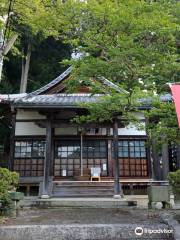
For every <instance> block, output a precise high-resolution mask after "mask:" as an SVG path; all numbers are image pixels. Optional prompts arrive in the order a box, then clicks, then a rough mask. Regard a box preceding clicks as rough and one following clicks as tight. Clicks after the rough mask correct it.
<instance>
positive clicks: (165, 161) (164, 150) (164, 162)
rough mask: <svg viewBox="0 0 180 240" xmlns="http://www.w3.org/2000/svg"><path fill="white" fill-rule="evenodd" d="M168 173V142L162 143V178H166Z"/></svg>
mask: <svg viewBox="0 0 180 240" xmlns="http://www.w3.org/2000/svg"><path fill="white" fill-rule="evenodd" d="M168 173H169V148H168V143H163V145H162V180H167V177H168Z"/></svg>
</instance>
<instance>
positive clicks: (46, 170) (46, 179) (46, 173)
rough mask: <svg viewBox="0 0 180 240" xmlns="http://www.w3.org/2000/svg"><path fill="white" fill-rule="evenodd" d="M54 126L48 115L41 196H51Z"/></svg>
mask: <svg viewBox="0 0 180 240" xmlns="http://www.w3.org/2000/svg"><path fill="white" fill-rule="evenodd" d="M51 153H52V127H51V118H49V117H47V122H46V152H45V160H44V179H43V189H42V196H41V198H49V180H50V168H51V158H52V155H51Z"/></svg>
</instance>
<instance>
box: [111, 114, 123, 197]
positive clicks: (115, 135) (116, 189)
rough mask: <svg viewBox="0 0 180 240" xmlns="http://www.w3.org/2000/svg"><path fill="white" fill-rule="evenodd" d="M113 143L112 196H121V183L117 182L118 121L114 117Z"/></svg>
mask: <svg viewBox="0 0 180 240" xmlns="http://www.w3.org/2000/svg"><path fill="white" fill-rule="evenodd" d="M113 143H114V164H113V167H114V197H115V198H116V197H117V198H118V197H121V196H123V193H122V188H121V184H120V182H119V154H118V152H119V149H118V121H117V118H115V119H114V123H113Z"/></svg>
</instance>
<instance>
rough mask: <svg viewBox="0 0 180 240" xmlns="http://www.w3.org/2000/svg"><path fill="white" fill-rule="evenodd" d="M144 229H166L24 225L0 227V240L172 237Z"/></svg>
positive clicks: (115, 225)
mask: <svg viewBox="0 0 180 240" xmlns="http://www.w3.org/2000/svg"><path fill="white" fill-rule="evenodd" d="M137 227H140V228H141V229H143V231H144V232H143V234H142V235H140V236H137V235H136V234H135V229H136V228H137ZM145 229H150V230H155V229H162V230H163V229H166V230H168V226H167V225H165V224H160V225H154V226H153V225H150V226H149V225H141V226H139V225H136V224H97V225H95V224H88V225H85V224H81V225H80V224H71V225H24V226H2V227H0V240H51V239H53V240H135V239H158V240H161V239H162V240H166V239H169V240H172V239H173V238H172V236H171V235H169V234H162V233H146V232H145Z"/></svg>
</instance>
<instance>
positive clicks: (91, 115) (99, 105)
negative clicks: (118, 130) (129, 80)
mask: <svg viewBox="0 0 180 240" xmlns="http://www.w3.org/2000/svg"><path fill="white" fill-rule="evenodd" d="M94 96H96V95H94ZM137 104H138V103H136V102H135V99H133V97H132V96H131V97H130V96H126V95H124V94H117V93H114V94H112V95H106V96H102V97H100V99H98V100H97V101H96V102H94V103H84V104H81V107H83V108H85V109H87V110H88V114H86V115H82V116H77V117H75V118H74V119H73V121H76V122H77V123H79V124H80V123H83V122H112V121H113V119H114V118H117V119H119V120H121V123H122V125H127V124H129V123H130V122H131V123H137V121H138V120H137V119H136V117H135V115H134V113H135V112H136V111H137V108H136V106H137Z"/></svg>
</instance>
